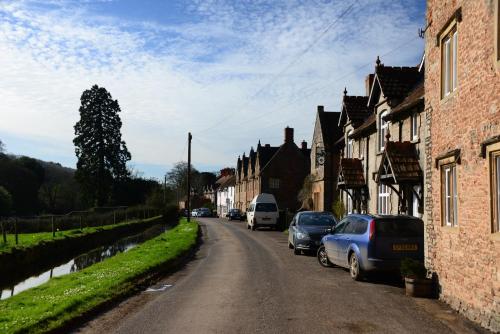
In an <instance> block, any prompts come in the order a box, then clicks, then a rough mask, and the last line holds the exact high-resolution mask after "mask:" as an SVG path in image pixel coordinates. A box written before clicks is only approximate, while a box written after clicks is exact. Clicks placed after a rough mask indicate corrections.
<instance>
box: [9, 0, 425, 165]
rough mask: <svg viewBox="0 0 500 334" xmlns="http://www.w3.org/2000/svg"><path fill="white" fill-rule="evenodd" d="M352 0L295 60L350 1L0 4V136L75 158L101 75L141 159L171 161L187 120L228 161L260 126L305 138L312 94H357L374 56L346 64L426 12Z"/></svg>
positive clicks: (206, 146) (208, 158)
mask: <svg viewBox="0 0 500 334" xmlns="http://www.w3.org/2000/svg"><path fill="white" fill-rule="evenodd" d="M355 3H356V4H355V5H354V7H353V9H352V11H351V12H349V13H348V14H347V15H346V17H345V18H344V19H342V20H340V21H339V23H338V24H335V25H334V26H333V27H332V29H331V30H330V31H329V32H328V33H326V34H325V36H324V37H323V38H321V39H320V40H319V41H318V42H317V43H316V44H315V45H314V46H313V47H312V48H311V50H309V51H308V52H307V53H306V54H304V55H303V56H302V57H300V59H299V60H298V61H297V56H298V55H301V54H302V52H303V51H304V49H305V48H306V47H307V46H308V45H310V44H311V43H313V42H314V41H315V40H316V39H317V37H318V36H319V35H320V34H321V33H322V32H323V31H324V29H325V27H327V26H328V25H329V24H331V23H332V22H333V20H335V18H336V17H338V15H339V14H340V13H341V12H342V11H343V10H345V9H346V8H348V5H349V4H350V2H341V1H335V2H330V1H326V2H325V1H320V0H316V1H313V2H310V3H307V2H306V3H304V2H303V1H296V2H292V1H283V2H267V1H238V2H232V1H217V0H213V1H200V2H199V3H192V4H191V5H189V7H187V8H184V10H185V14H186V15H191V16H192V17H193V20H191V21H188V22H187V23H182V24H178V25H172V24H168V23H158V22H153V21H145V20H142V21H131V20H125V19H121V18H120V17H113V16H103V15H102V14H101V15H99V16H98V15H92V11H91V8H90V7H87V6H85V5H84V4H82V3H81V2H67V1H51V3H50V6H48V5H47V3H46V2H44V3H43V4H42V3H41V2H34V1H27V2H19V1H16V2H3V3H1V4H0V19H1V23H0V76H1V77H2V80H1V81H0V118H1V119H2V122H0V135H1V133H2V132H5V133H10V134H16V135H19V136H23V137H24V138H33V141H36V140H39V138H44V139H45V140H52V141H57V142H58V143H64V144H61V146H60V149H61V152H60V154H61V155H67V156H73V147H72V143H71V142H72V139H73V125H74V124H75V122H76V121H77V119H78V112H77V111H78V107H79V98H80V95H81V93H82V91H83V90H84V89H88V88H90V87H91V85H92V84H98V85H100V86H104V87H106V88H107V89H108V90H109V91H110V92H111V94H112V96H113V97H114V98H115V99H118V101H119V103H120V106H121V108H122V111H123V112H122V120H123V124H124V125H123V138H124V140H125V141H126V142H127V145H128V147H129V149H130V151H131V152H132V155H133V160H134V161H135V162H136V163H139V164H152V165H153V164H154V165H161V164H163V165H165V166H166V168H168V166H169V165H170V164H171V163H173V162H175V161H176V160H178V159H179V158H180V154H181V152H182V148H183V147H184V142H185V137H186V134H187V131H193V134H194V136H195V137H196V138H199V140H200V141H199V142H198V145H199V147H198V148H196V149H194V152H193V153H194V154H196V159H195V161H198V162H199V163H201V164H206V165H220V166H224V165H231V164H234V160H235V157H236V156H237V155H238V154H241V153H242V151H243V150H245V149H246V150H248V149H249V147H250V146H251V145H255V144H256V142H257V140H258V139H259V138H262V139H264V140H265V141H270V142H271V143H272V144H279V143H280V142H281V140H282V132H283V127H284V126H286V125H290V126H294V127H295V128H296V134H297V135H296V137H298V138H297V139H306V140H310V138H311V135H312V123H313V122H314V113H315V109H316V105H317V104H324V105H326V106H327V109H330V110H336V109H338V107H339V103H340V95H341V92H342V90H343V88H344V86H347V87H348V89H349V92H352V93H353V94H361V93H363V85H364V82H363V77H364V76H365V75H366V74H367V73H368V72H369V71H371V70H372V69H373V67H372V66H369V67H366V68H363V69H362V71H359V72H358V73H354V75H351V76H346V74H349V73H353V71H354V70H355V69H356V68H358V67H359V66H360V65H363V64H365V63H367V62H374V60H375V57H376V55H378V54H385V53H387V52H388V51H390V50H392V49H393V48H394V47H395V46H397V45H399V44H401V43H403V42H405V41H410V42H411V40H412V39H413V38H415V37H416V31H417V28H418V27H419V25H420V24H421V21H423V13H419V14H420V15H421V16H422V19H421V20H420V21H417V22H416V21H415V20H414V19H412V17H413V16H414V15H415V11H416V9H415V8H414V7H415V6H414V4H413V2H412V1H408V2H407V3H405V4H400V3H397V2H386V1H382V0H378V1H363V2H355ZM422 48H423V43H422V42H421V41H419V40H414V41H413V42H411V43H410V44H408V45H407V46H405V47H404V48H402V49H399V50H397V51H396V52H393V53H391V54H390V55H387V56H386V57H384V58H383V59H382V61H383V62H384V63H386V64H387V65H411V64H412V63H415V62H416V59H418V57H419V56H420V53H421V50H422ZM291 63H292V64H293V65H292V66H290V68H288V69H287V71H286V72H285V73H283V74H282V75H280V76H279V77H276V74H277V73H280V71H281V70H282V69H283V68H284V67H285V66H286V65H287V64H291ZM272 79H273V80H272ZM269 83H270V84H269ZM262 87H265V89H262ZM258 91H259V92H260V93H259V94H257V95H255V93H256V92H258ZM255 118H256V119H257V121H255V122H254V121H253V120H254V119H255ZM213 125H216V126H214V127H213V128H212V126H213ZM207 128H211V129H210V131H204V130H206V129H207ZM264 140H263V141H264ZM7 144H8V143H7ZM194 145H195V146H196V141H195V142H194ZM23 153H25V154H29V153H30V152H23Z"/></svg>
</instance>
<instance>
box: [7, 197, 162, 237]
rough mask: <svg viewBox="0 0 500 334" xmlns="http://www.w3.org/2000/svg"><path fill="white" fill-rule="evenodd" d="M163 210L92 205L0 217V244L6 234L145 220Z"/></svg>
mask: <svg viewBox="0 0 500 334" xmlns="http://www.w3.org/2000/svg"><path fill="white" fill-rule="evenodd" d="M163 213H164V211H162V210H159V209H157V208H153V207H149V206H135V207H130V208H129V207H126V206H120V207H107V208H94V209H92V210H88V211H73V212H70V213H68V214H65V215H42V216H31V217H8V218H1V217H0V230H1V231H0V232H1V234H2V241H3V243H7V234H14V235H15V242H16V244H18V235H19V234H23V233H40V232H52V236H53V237H55V235H56V232H59V231H67V230H73V229H80V230H82V229H83V228H86V227H99V226H106V225H113V224H117V223H120V222H127V221H130V220H137V219H148V218H151V217H155V216H159V215H161V214H163Z"/></svg>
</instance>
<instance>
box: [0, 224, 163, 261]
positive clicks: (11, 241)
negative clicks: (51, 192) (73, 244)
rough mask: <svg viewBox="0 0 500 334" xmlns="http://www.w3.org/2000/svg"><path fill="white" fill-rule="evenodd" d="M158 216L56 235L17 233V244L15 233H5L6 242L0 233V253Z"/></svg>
mask: <svg viewBox="0 0 500 334" xmlns="http://www.w3.org/2000/svg"><path fill="white" fill-rule="evenodd" d="M159 217H160V216H157V217H152V218H148V219H136V220H129V221H127V222H121V223H118V224H111V225H103V226H96V227H84V228H82V229H81V230H80V229H74V230H66V231H58V232H56V236H55V237H53V236H52V232H40V233H22V234H18V242H19V243H18V244H17V245H16V241H15V235H14V234H7V243H3V240H2V239H1V234H0V254H2V253H4V252H10V251H12V250H14V249H23V248H27V247H32V246H35V245H37V244H40V243H42V242H49V241H51V240H59V239H65V238H72V237H81V236H82V235H86V234H92V233H96V232H100V231H105V230H110V229H113V228H115V227H117V226H123V225H127V224H134V223H138V222H144V221H149V220H154V219H158V218H159Z"/></svg>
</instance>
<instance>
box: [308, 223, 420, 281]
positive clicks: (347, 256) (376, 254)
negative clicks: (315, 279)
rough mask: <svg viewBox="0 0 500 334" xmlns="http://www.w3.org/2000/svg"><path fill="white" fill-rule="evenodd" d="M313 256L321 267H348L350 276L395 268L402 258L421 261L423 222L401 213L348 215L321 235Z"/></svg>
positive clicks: (355, 277) (393, 269)
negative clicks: (328, 231)
mask: <svg viewBox="0 0 500 334" xmlns="http://www.w3.org/2000/svg"><path fill="white" fill-rule="evenodd" d="M317 257H318V261H319V263H320V264H321V265H322V266H324V267H329V266H331V265H332V264H335V265H337V266H340V267H345V268H349V272H350V275H351V277H352V278H353V279H354V280H360V279H361V278H362V277H363V275H364V274H365V273H367V272H371V271H394V272H395V271H399V267H400V263H401V260H402V259H403V258H412V259H415V260H419V261H423V259H424V223H423V222H422V220H421V219H419V218H415V217H411V216H402V215H398V216H389V215H362V214H353V215H349V216H347V217H345V218H344V219H342V220H341V221H340V222H339V223H338V224H337V226H336V227H335V229H334V230H333V232H332V233H331V234H327V235H326V236H324V237H323V239H322V240H321V245H320V247H319V249H318V252H317Z"/></svg>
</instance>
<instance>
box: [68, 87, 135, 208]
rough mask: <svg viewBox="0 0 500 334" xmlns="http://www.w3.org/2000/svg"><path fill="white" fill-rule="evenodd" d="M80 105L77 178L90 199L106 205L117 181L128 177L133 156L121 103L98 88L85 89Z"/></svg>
mask: <svg viewBox="0 0 500 334" xmlns="http://www.w3.org/2000/svg"><path fill="white" fill-rule="evenodd" d="M80 100H81V106H80V121H78V122H77V123H76V125H75V135H76V137H75V139H74V140H73V143H74V144H75V146H76V148H75V153H76V157H77V158H78V162H77V164H76V167H77V170H76V173H75V177H76V179H77V180H78V182H79V183H80V184H81V186H82V189H83V191H84V193H85V195H86V197H87V198H88V199H89V200H91V201H92V202H93V203H94V204H95V205H97V206H102V205H104V204H106V203H107V202H108V200H109V195H110V192H111V187H112V185H113V182H114V181H116V180H121V179H123V178H125V177H127V176H128V171H127V167H126V163H127V161H129V160H130V159H131V155H130V153H129V151H128V149H127V146H126V144H125V142H124V141H123V140H122V139H121V138H122V135H121V127H122V122H121V119H120V116H119V115H118V113H119V112H120V111H121V110H120V106H119V105H118V101H117V100H113V99H112V98H111V94H110V93H109V92H108V91H107V90H106V89H105V88H103V87H99V86H97V85H94V86H92V88H91V89H88V90H85V91H84V92H83V94H82V97H81V98H80Z"/></svg>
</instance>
